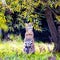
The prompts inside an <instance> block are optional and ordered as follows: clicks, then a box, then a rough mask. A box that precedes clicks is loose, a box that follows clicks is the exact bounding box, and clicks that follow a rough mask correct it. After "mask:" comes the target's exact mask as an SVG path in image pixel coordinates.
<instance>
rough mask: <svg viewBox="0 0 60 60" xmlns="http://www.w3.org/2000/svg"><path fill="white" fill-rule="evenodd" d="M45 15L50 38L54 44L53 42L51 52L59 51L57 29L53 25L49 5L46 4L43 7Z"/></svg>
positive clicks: (59, 42)
mask: <svg viewBox="0 0 60 60" xmlns="http://www.w3.org/2000/svg"><path fill="white" fill-rule="evenodd" d="M45 16H46V19H47V23H48V27H49V30H50V33H51V36H52V39H53V41H54V44H55V46H54V49H53V52H60V46H59V45H60V41H59V40H60V38H59V34H58V31H57V29H56V27H55V24H54V21H53V17H52V12H51V10H50V8H49V6H47V7H46V9H45Z"/></svg>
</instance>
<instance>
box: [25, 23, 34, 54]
mask: <svg viewBox="0 0 60 60" xmlns="http://www.w3.org/2000/svg"><path fill="white" fill-rule="evenodd" d="M25 29H26V33H25V38H24V52H25V53H27V54H29V53H34V52H35V47H34V33H33V24H32V23H25Z"/></svg>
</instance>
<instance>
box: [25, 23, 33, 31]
mask: <svg viewBox="0 0 60 60" xmlns="http://www.w3.org/2000/svg"><path fill="white" fill-rule="evenodd" d="M25 29H26V31H28V30H33V23H25Z"/></svg>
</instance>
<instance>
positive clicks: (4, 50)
mask: <svg viewBox="0 0 60 60" xmlns="http://www.w3.org/2000/svg"><path fill="white" fill-rule="evenodd" d="M48 45H49V48H50V49H51V47H52V49H53V47H54V44H53V43H52V44H47V43H41V42H40V43H37V42H35V53H34V54H26V53H24V52H23V48H24V43H23V41H20V42H19V41H15V40H13V41H6V42H1V43H0V58H2V59H3V60H48V56H53V54H52V53H50V51H49V50H48ZM40 47H41V48H42V49H44V50H42V51H40ZM58 55H59V54H57V55H56V56H57V59H58V60H59V59H60V58H59V57H60V56H58Z"/></svg>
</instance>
